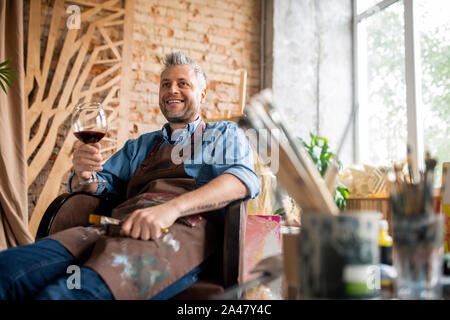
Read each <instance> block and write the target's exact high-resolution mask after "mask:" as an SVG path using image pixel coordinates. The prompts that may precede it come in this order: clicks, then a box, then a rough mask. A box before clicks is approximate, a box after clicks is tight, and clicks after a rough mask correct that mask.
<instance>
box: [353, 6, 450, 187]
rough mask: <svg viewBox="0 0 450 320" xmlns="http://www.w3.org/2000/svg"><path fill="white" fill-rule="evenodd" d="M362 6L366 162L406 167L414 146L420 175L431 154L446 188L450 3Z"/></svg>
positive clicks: (361, 124) (360, 81) (362, 157)
mask: <svg viewBox="0 0 450 320" xmlns="http://www.w3.org/2000/svg"><path fill="white" fill-rule="evenodd" d="M355 1H356V12H355V21H357V26H356V28H355V31H356V32H355V36H356V37H357V38H356V43H357V55H356V57H357V64H356V65H357V71H358V72H357V88H358V92H357V99H358V101H357V103H358V104H359V115H358V119H357V121H358V126H357V127H358V145H357V148H358V155H359V157H358V158H359V161H360V162H363V163H370V164H374V165H390V164H391V161H392V160H393V161H404V160H405V159H406V154H407V152H406V146H407V144H409V145H410V146H412V149H413V150H415V151H416V153H415V157H414V160H415V162H416V163H417V164H418V166H419V169H420V168H423V156H424V154H423V153H424V151H429V152H430V153H431V155H432V156H433V157H436V158H437V159H438V160H439V164H438V168H437V170H435V173H436V175H435V185H436V186H440V184H441V173H442V167H441V164H442V162H443V161H450V139H449V137H450V126H449V125H448V124H449V123H450V90H449V88H450V65H449V63H448V61H449V60H450V21H449V20H450V19H448V12H450V1H448V0H432V1H429V0H414V1H413V0H384V1H379V0H378V1H377V0H355ZM413 45H415V46H416V47H415V48H416V50H417V51H415V53H416V56H414V55H413V53H414V51H413V50H412V48H414V47H413ZM417 48H420V51H419V50H418V49H417ZM408 50H409V51H408ZM405 52H406V53H405ZM417 53H418V54H417ZM415 59H416V60H415ZM406 66H408V67H406ZM407 96H408V98H407Z"/></svg>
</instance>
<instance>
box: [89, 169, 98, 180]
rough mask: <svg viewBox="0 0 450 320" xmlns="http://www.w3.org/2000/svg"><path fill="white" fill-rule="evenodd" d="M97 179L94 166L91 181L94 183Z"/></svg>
mask: <svg viewBox="0 0 450 320" xmlns="http://www.w3.org/2000/svg"><path fill="white" fill-rule="evenodd" d="M96 179H97V174H96V173H95V171H94V166H91V178H90V181H94V180H96Z"/></svg>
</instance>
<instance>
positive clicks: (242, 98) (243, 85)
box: [239, 70, 247, 115]
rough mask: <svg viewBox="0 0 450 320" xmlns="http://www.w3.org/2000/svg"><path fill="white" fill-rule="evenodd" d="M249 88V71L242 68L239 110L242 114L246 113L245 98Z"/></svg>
mask: <svg viewBox="0 0 450 320" xmlns="http://www.w3.org/2000/svg"><path fill="white" fill-rule="evenodd" d="M246 89H247V71H245V70H241V83H240V85H239V110H240V114H241V115H242V114H243V113H244V108H245V98H246V92H247V91H246Z"/></svg>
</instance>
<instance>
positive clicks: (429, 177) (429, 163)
mask: <svg viewBox="0 0 450 320" xmlns="http://www.w3.org/2000/svg"><path fill="white" fill-rule="evenodd" d="M436 164H437V161H436V159H433V158H431V156H430V153H429V152H427V153H426V154H425V173H424V179H423V193H422V194H423V200H422V205H421V213H425V214H430V213H432V211H433V209H432V198H433V181H434V168H435V167H436Z"/></svg>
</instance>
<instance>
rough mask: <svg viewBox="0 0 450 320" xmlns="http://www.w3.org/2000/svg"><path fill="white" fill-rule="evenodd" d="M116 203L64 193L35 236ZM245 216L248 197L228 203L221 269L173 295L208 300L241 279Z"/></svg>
mask: <svg viewBox="0 0 450 320" xmlns="http://www.w3.org/2000/svg"><path fill="white" fill-rule="evenodd" d="M117 204H118V203H117V202H116V201H114V199H109V198H106V197H101V196H94V195H92V194H89V193H86V192H73V193H64V194H62V195H60V196H58V197H57V198H56V199H55V200H53V202H52V203H51V204H50V206H49V207H48V208H47V210H46V212H45V213H44V215H43V217H42V220H41V222H40V224H39V227H38V231H37V234H36V240H39V239H41V238H43V237H46V236H48V235H50V234H53V233H56V232H58V231H61V230H64V229H68V228H71V227H74V226H88V225H89V215H90V214H92V213H95V214H102V215H107V213H110V212H111V210H112V209H113V208H114V207H115V206H116V205H117ZM246 218H247V201H242V200H237V201H234V202H232V203H230V204H229V205H228V206H227V207H226V216H225V229H224V238H223V255H222V257H223V259H222V260H223V261H222V272H221V273H217V272H214V274H205V275H204V276H203V277H202V278H200V280H199V281H198V282H196V283H195V284H193V285H192V286H191V287H189V288H188V289H186V290H185V291H183V292H181V293H179V294H178V295H177V296H175V297H173V299H183V300H205V299H208V298H209V297H212V296H213V295H216V294H220V293H222V292H224V290H225V289H226V288H228V287H231V286H234V285H236V284H239V283H241V281H240V279H239V275H240V270H241V266H242V261H241V259H242V254H241V253H242V252H243V245H244V236H245V227H246ZM214 271H216V270H214ZM218 274H219V276H218Z"/></svg>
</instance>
